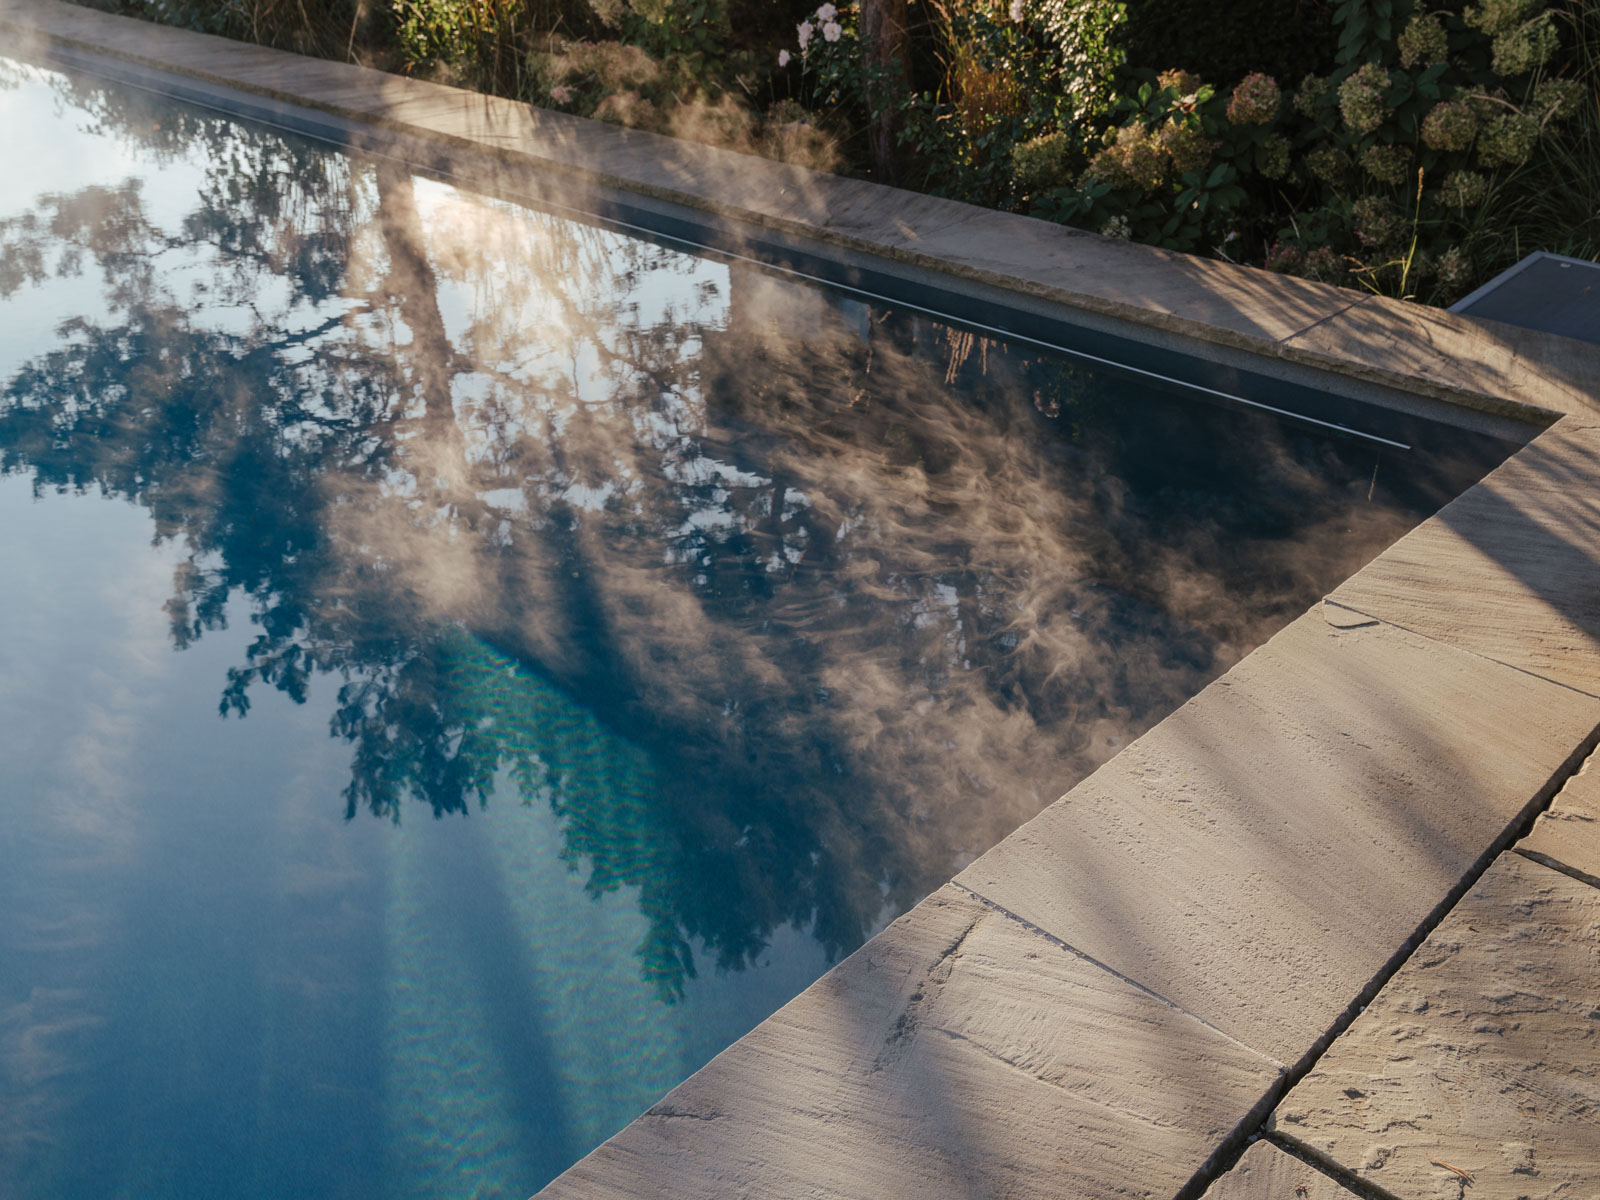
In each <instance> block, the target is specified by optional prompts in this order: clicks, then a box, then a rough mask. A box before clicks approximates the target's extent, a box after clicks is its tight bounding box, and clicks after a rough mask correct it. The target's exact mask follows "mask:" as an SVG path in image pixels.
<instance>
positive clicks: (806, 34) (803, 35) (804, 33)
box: [795, 21, 816, 50]
mask: <svg viewBox="0 0 1600 1200" xmlns="http://www.w3.org/2000/svg"><path fill="white" fill-rule="evenodd" d="M795 32H796V33H798V34H799V35H800V49H802V50H804V49H805V48H806V47H807V46H809V45H810V44H811V35H812V34H813V33H815V32H816V27H815V26H814V25H812V24H811V22H810V21H801V22H800V24H799V25H797V26H795Z"/></svg>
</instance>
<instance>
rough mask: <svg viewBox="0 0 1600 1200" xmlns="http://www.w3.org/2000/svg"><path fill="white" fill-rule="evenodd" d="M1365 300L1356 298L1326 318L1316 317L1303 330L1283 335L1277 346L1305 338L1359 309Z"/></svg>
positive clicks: (1364, 298)
mask: <svg viewBox="0 0 1600 1200" xmlns="http://www.w3.org/2000/svg"><path fill="white" fill-rule="evenodd" d="M1367 299H1368V298H1367V297H1366V296H1361V297H1359V298H1357V299H1355V300H1352V301H1350V303H1349V304H1346V305H1345V306H1344V307H1343V308H1341V309H1339V310H1338V311H1337V312H1331V313H1328V314H1327V315H1326V316H1322V317H1318V318H1317V319H1316V320H1315V321H1313V322H1311V324H1309V325H1307V326H1306V327H1305V328H1304V329H1297V330H1295V331H1294V332H1293V333H1289V334H1285V335H1284V336H1283V337H1281V338H1279V339H1278V345H1279V346H1287V345H1288V344H1289V343H1290V342H1292V341H1294V340H1295V338H1298V337H1305V335H1306V334H1308V333H1310V332H1311V331H1312V330H1313V329H1316V328H1317V327H1318V326H1320V325H1326V324H1327V323H1328V322H1329V321H1333V320H1336V319H1338V318H1339V317H1342V316H1344V315H1345V314H1346V313H1348V312H1349V311H1350V310H1351V309H1353V308H1360V307H1361V306H1362V305H1363V304H1365V303H1366V302H1367Z"/></svg>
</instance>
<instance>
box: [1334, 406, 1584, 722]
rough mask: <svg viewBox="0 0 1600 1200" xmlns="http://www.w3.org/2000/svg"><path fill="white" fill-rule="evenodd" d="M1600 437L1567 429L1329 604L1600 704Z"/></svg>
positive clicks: (1579, 422)
mask: <svg viewBox="0 0 1600 1200" xmlns="http://www.w3.org/2000/svg"><path fill="white" fill-rule="evenodd" d="M1597 474H1600V429H1597V428H1595V425H1594V422H1593V421H1592V419H1581V418H1574V417H1568V418H1567V419H1565V420H1563V421H1561V422H1559V423H1558V424H1557V425H1556V426H1555V427H1554V428H1552V429H1550V430H1548V431H1547V432H1545V433H1543V434H1541V435H1540V436H1539V437H1538V438H1537V439H1536V440H1535V441H1534V442H1533V443H1532V444H1531V445H1529V446H1527V447H1526V448H1524V449H1523V450H1522V451H1521V452H1520V453H1518V454H1516V455H1514V456H1512V457H1511V458H1510V459H1509V460H1507V461H1506V463H1505V464H1503V465H1502V466H1501V467H1500V468H1499V469H1497V470H1496V471H1494V472H1493V473H1491V474H1490V475H1489V476H1488V477H1487V478H1485V479H1484V480H1483V482H1481V483H1480V484H1478V485H1477V486H1476V487H1474V488H1471V489H1469V490H1468V491H1467V492H1465V493H1463V494H1462V495H1461V496H1459V497H1457V498H1456V499H1455V500H1454V501H1452V502H1451V503H1450V504H1448V505H1446V506H1445V507H1444V508H1443V509H1442V510H1441V511H1440V512H1439V513H1438V514H1437V515H1436V516H1434V517H1433V518H1431V519H1430V520H1428V521H1425V522H1423V524H1421V525H1419V526H1418V527H1417V528H1416V529H1414V530H1412V531H1411V532H1410V533H1409V534H1407V535H1406V536H1405V537H1403V538H1401V539H1400V541H1398V542H1396V543H1395V544H1394V545H1393V546H1391V547H1390V548H1389V549H1388V550H1387V551H1385V552H1384V553H1383V554H1381V555H1380V556H1379V557H1378V558H1377V559H1375V560H1374V561H1373V562H1371V563H1369V564H1368V565H1367V567H1366V569H1365V570H1363V571H1361V572H1359V573H1357V574H1356V575H1355V576H1354V577H1352V578H1351V579H1349V580H1347V581H1346V582H1345V583H1344V584H1342V585H1341V586H1340V587H1338V588H1337V589H1336V590H1335V591H1334V592H1333V593H1332V594H1331V595H1330V596H1329V599H1330V600H1332V601H1334V602H1335V603H1337V604H1340V605H1345V606H1347V607H1349V608H1351V609H1354V610H1356V611H1357V612H1359V613H1362V614H1365V615H1368V616H1372V617H1379V618H1382V619H1383V620H1385V621H1390V622H1392V623H1394V624H1396V625H1401V626H1403V627H1405V628H1407V629H1414V630H1416V631H1417V632H1419V633H1425V634H1427V635H1428V636H1429V637H1432V638H1438V639H1440V640H1441V641H1446V642H1449V643H1450V644H1451V645H1454V646H1460V647H1462V648H1463V649H1466V650H1471V651H1472V652H1473V653H1475V654H1482V655H1484V656H1486V657H1488V658H1492V659H1494V660H1495V661H1497V662H1504V663H1508V664H1510V665H1512V666H1514V667H1518V668H1519V669H1521V670H1524V671H1532V672H1534V673H1535V674H1538V675H1543V676H1544V677H1545V678H1547V679H1553V680H1556V681H1557V682H1558V683H1564V684H1566V685H1568V686H1569V687H1574V688H1578V689H1580V690H1582V691H1585V692H1588V693H1590V694H1591V695H1600V489H1597V488H1596V486H1595V480H1596V476H1597Z"/></svg>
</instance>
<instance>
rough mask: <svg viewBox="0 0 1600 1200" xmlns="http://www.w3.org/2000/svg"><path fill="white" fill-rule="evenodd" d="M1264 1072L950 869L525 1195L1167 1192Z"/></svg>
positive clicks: (1265, 1077)
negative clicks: (961, 885)
mask: <svg viewBox="0 0 1600 1200" xmlns="http://www.w3.org/2000/svg"><path fill="white" fill-rule="evenodd" d="M1280 1080H1281V1072H1280V1070H1279V1068H1278V1065H1277V1064H1276V1063H1274V1062H1272V1061H1270V1060H1269V1059H1267V1058H1265V1057H1264V1056H1262V1055H1259V1054H1256V1053H1255V1052H1253V1051H1251V1050H1249V1049H1246V1048H1245V1047H1243V1046H1241V1045H1239V1044H1238V1043H1237V1042H1234V1041H1232V1040H1230V1039H1228V1038H1226V1037H1223V1036H1222V1035H1220V1034H1218V1033H1217V1032H1216V1031H1215V1030H1213V1029H1209V1028H1207V1027H1206V1026H1205V1025H1203V1024H1202V1023H1201V1022H1199V1021H1197V1020H1195V1019H1194V1018H1193V1017H1191V1016H1189V1015H1187V1014H1185V1013H1183V1012H1180V1011H1179V1010H1178V1009H1176V1008H1175V1007H1173V1006H1172V1005H1170V1004H1168V1003H1166V1002H1164V1001H1162V1000H1160V999H1158V998H1156V997H1154V996H1152V995H1150V994H1149V993H1148V992H1147V991H1145V990H1143V989H1142V988H1138V987H1135V986H1133V985H1131V984H1129V983H1128V982H1127V981H1126V980H1123V979H1120V978H1118V977H1117V976H1115V975H1113V974H1112V973H1110V972H1109V971H1106V970H1104V969H1103V968H1101V967H1099V966H1096V965H1095V964H1093V963H1090V962H1087V961H1085V960H1084V959H1082V958H1080V957H1078V956H1077V955H1074V954H1072V953H1070V952H1068V951H1067V950H1065V949H1063V948H1061V947H1060V946H1057V945H1055V944H1052V943H1051V942H1050V941H1048V940H1047V939H1045V938H1043V937H1041V936H1039V934H1038V933H1037V932H1036V931H1033V930H1030V929H1028V928H1026V927H1025V926H1024V925H1022V924H1020V923H1019V922H1017V921H1015V920H1013V919H1012V918H1010V917H1008V916H1006V915H1005V914H1003V913H1000V912H998V911H996V910H995V909H994V908H993V907H991V906H989V905H985V904H982V903H980V902H979V901H977V900H975V899H973V898H972V897H971V896H969V895H967V894H966V893H964V892H962V891H961V890H960V889H958V888H955V887H953V886H950V885H946V886H945V887H944V888H942V889H941V890H940V891H938V892H936V893H935V894H934V895H933V896H931V897H930V898H929V899H927V900H925V901H924V902H923V903H921V904H919V905H918V906H917V907H916V908H914V909H912V910H911V911H910V912H909V913H907V914H906V915H905V916H903V917H901V918H900V919H899V920H898V921H896V922H895V923H894V924H892V925H891V926H890V927H889V928H888V929H887V930H885V931H884V932H883V933H882V934H880V935H879V936H878V937H876V938H874V939H873V940H872V941H871V942H869V943H868V944H867V945H866V946H864V947H863V948H862V949H861V950H859V951H857V952H856V953H855V954H854V955H852V956H851V957H850V958H848V959H846V960H845V961H844V962H843V963H842V964H841V965H840V966H838V967H836V968H835V969H834V970H833V971H831V972H830V973H829V974H827V975H826V976H824V977H823V978H822V980H820V981H819V982H818V983H816V984H815V985H813V986H812V987H811V988H810V989H808V990H807V991H806V992H804V993H802V994H801V995H800V996H799V997H798V998H797V999H795V1000H793V1001H791V1002H790V1003H789V1004H788V1005H787V1006H785V1007H784V1008H782V1009H780V1010H779V1011H778V1012H777V1013H776V1014H774V1015H773V1016H772V1017H771V1018H769V1019H768V1020H767V1021H766V1022H765V1023H763V1024H762V1025H760V1026H758V1027H757V1028H756V1030H755V1031H754V1032H752V1033H751V1034H749V1035H748V1036H747V1037H745V1038H743V1039H742V1040H740V1041H739V1042H736V1043H735V1044H734V1045H733V1046H732V1047H730V1048H729V1049H728V1050H726V1051H724V1052H723V1053H722V1054H721V1055H720V1056H718V1057H717V1058H716V1059H715V1060H713V1061H712V1063H711V1064H710V1065H709V1066H707V1067H705V1068H704V1069H702V1070H701V1071H700V1072H699V1073H698V1074H697V1075H695V1076H693V1077H692V1078H691V1079H689V1081H688V1082H686V1083H684V1084H683V1085H681V1086H680V1087H678V1088H676V1089H675V1090H674V1091H672V1092H671V1093H669V1094H668V1095H667V1097H666V1098H665V1099H664V1100H662V1101H661V1103H659V1104H658V1105H656V1106H655V1107H654V1108H652V1109H651V1110H650V1111H649V1112H648V1113H646V1114H645V1116H643V1117H642V1118H640V1119H639V1120H638V1121H635V1122H634V1123H633V1124H632V1125H630V1126H629V1127H628V1128H627V1129H625V1130H623V1132H622V1133H620V1134H618V1135H617V1136H616V1137H614V1138H613V1139H612V1140H611V1141H609V1142H607V1143H606V1144H605V1145H604V1146H602V1147H601V1148H600V1149H599V1150H597V1151H595V1152H594V1154H592V1155H590V1157H589V1158H587V1159H585V1160H584V1161H583V1162H581V1163H579V1164H578V1165H577V1166H576V1167H574V1168H573V1169H572V1170H570V1171H568V1172H567V1173H566V1174H565V1175H563V1176H562V1177H561V1178H560V1179H558V1180H556V1181H555V1182H554V1183H553V1184H551V1185H550V1186H549V1187H548V1188H546V1189H545V1191H544V1192H543V1193H541V1195H544V1196H550V1197H568V1196H570V1197H575V1198H576V1197H582V1198H583V1200H598V1198H601V1197H612V1196H615V1197H621V1196H663V1197H666V1196H670V1197H685V1198H687V1197H705V1196H745V1195H749V1196H762V1197H791V1196H792V1197H800V1196H829V1197H840V1198H855V1197H859V1198H860V1200H894V1198H899V1197H904V1198H905V1200H926V1198H927V1197H933V1196H997V1195H1003V1196H1008V1197H1019V1198H1020V1197H1033V1196H1036V1197H1041V1198H1042V1197H1059V1196H1106V1195H1112V1194H1115V1195H1119V1196H1128V1197H1134V1196H1148V1197H1157V1196H1170V1195H1172V1194H1174V1193H1175V1192H1177V1191H1178V1190H1179V1189H1180V1188H1182V1187H1183V1186H1184V1185H1185V1184H1186V1183H1187V1182H1188V1181H1189V1179H1190V1177H1191V1176H1192V1175H1193V1173H1194V1171H1195V1169H1196V1167H1197V1166H1198V1165H1199V1164H1200V1163H1201V1162H1202V1161H1204V1160H1205V1159H1206V1158H1207V1157H1208V1156H1209V1155H1210V1154H1211V1152H1212V1150H1213V1149H1214V1148H1215V1147H1216V1146H1218V1145H1220V1144H1221V1142H1222V1141H1223V1139H1225V1138H1226V1137H1227V1136H1228V1135H1229V1134H1230V1133H1231V1132H1233V1131H1234V1130H1235V1129H1239V1128H1241V1127H1244V1126H1247V1125H1248V1124H1251V1123H1254V1122H1255V1121H1259V1120H1260V1119H1261V1118H1262V1117H1263V1116H1264V1115H1265V1110H1266V1106H1267V1105H1268V1104H1270V1102H1271V1100H1273V1099H1275V1098H1276V1095H1277V1092H1278V1088H1279V1084H1280ZM1130 1147H1137V1152H1136V1153H1135V1154H1133V1155H1132V1156H1130V1154H1129V1150H1130Z"/></svg>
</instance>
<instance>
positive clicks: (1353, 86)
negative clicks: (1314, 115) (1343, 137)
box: [1339, 62, 1389, 133]
mask: <svg viewBox="0 0 1600 1200" xmlns="http://www.w3.org/2000/svg"><path fill="white" fill-rule="evenodd" d="M1388 87H1389V72H1387V71H1385V70H1384V69H1383V68H1382V67H1380V66H1379V65H1378V64H1377V63H1370V62H1369V63H1366V64H1365V65H1363V66H1362V67H1361V68H1360V70H1358V71H1355V72H1353V73H1352V74H1350V75H1348V76H1346V77H1345V81H1344V82H1343V83H1341V84H1340V85H1339V114H1340V115H1341V116H1342V117H1344V123H1345V124H1346V125H1348V126H1350V128H1351V129H1353V130H1354V131H1355V132H1356V133H1371V132H1372V131H1373V130H1374V129H1376V128H1377V127H1378V126H1379V125H1382V124H1383V122H1384V119H1385V118H1386V117H1387V116H1388V115H1389V105H1388V103H1387V101H1386V100H1385V99H1384V92H1385V91H1386V90H1387V89H1388Z"/></svg>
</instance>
